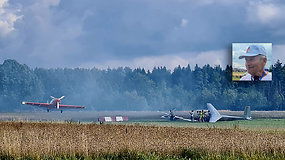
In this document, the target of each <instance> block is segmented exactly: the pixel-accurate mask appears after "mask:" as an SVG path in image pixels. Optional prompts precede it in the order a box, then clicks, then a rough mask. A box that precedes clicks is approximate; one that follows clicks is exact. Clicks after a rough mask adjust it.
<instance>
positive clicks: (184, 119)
mask: <svg viewBox="0 0 285 160" xmlns="http://www.w3.org/2000/svg"><path fill="white" fill-rule="evenodd" d="M175 118H177V119H181V120H183V121H189V122H192V120H191V119H187V118H183V117H179V116H175Z"/></svg>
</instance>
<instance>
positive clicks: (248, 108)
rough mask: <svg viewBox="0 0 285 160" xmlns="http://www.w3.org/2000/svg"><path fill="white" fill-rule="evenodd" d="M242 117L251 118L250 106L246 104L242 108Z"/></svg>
mask: <svg viewBox="0 0 285 160" xmlns="http://www.w3.org/2000/svg"><path fill="white" fill-rule="evenodd" d="M244 118H245V119H247V120H251V113H250V106H246V107H245V109H244Z"/></svg>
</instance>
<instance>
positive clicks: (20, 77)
mask: <svg viewBox="0 0 285 160" xmlns="http://www.w3.org/2000/svg"><path fill="white" fill-rule="evenodd" d="M272 71H273V81H271V82H232V77H231V76H232V67H231V66H229V65H228V66H226V68H225V69H223V68H221V67H220V66H214V67H212V66H210V65H204V66H203V67H199V66H198V65H196V66H194V68H191V67H190V65H188V66H186V67H181V66H177V67H176V68H175V69H174V70H173V71H171V70H169V69H167V68H166V67H154V68H153V70H152V71H149V70H147V71H146V70H145V69H144V68H136V69H131V68H129V67H124V68H123V67H119V68H116V69H106V70H101V69H97V68H91V69H86V68H74V69H71V68H56V69H55V68H54V69H45V68H35V69H31V68H29V67H28V66H27V65H25V64H20V63H18V62H17V61H15V60H10V59H8V60H5V61H4V62H3V64H1V65H0V111H23V110H34V109H38V108H36V107H29V106H22V105H21V102H22V101H33V102H47V101H50V96H54V97H61V96H63V95H64V96H65V97H66V98H65V99H63V101H62V103H63V104H74V105H84V106H86V107H87V110H169V109H172V108H176V109H177V110H192V109H201V108H206V103H208V102H210V103H212V104H213V105H214V106H216V107H217V109H230V110H243V109H244V107H245V106H251V108H252V109H253V110H284V109H285V107H284V106H285V101H284V96H285V89H284V84H285V65H282V63H281V62H280V61H277V62H276V63H275V64H274V65H273V66H272Z"/></svg>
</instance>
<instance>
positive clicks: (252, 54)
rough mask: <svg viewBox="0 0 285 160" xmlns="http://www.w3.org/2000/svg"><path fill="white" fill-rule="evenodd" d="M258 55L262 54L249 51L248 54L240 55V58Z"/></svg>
mask: <svg viewBox="0 0 285 160" xmlns="http://www.w3.org/2000/svg"><path fill="white" fill-rule="evenodd" d="M257 55H260V54H256V53H247V54H246V55H242V56H239V59H242V58H245V57H254V56H257Z"/></svg>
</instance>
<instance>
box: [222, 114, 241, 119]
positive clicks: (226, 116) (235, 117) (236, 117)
mask: <svg viewBox="0 0 285 160" xmlns="http://www.w3.org/2000/svg"><path fill="white" fill-rule="evenodd" d="M222 117H225V118H234V119H244V117H238V116H228V115H222Z"/></svg>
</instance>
